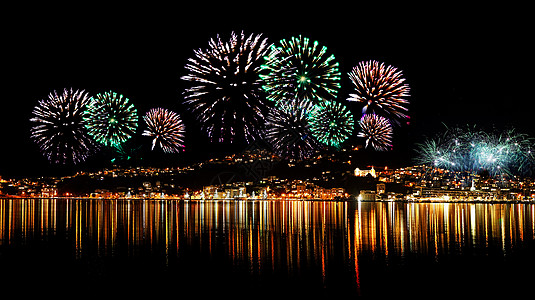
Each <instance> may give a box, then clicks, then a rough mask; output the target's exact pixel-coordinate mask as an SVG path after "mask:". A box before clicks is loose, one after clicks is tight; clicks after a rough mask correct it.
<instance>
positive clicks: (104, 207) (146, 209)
mask: <svg viewBox="0 0 535 300" xmlns="http://www.w3.org/2000/svg"><path fill="white" fill-rule="evenodd" d="M534 236H535V206H534V205H533V204H480V203H478V204H469V203H466V204H464V203H449V204H448V203H420V204H415V203H401V202H395V203H392V202H390V203H384V202H381V203H379V202H375V203H372V202H362V203H359V202H323V201H223V200H221V201H178V200H177V201H174V200H89V199H82V200H80V199H0V274H1V275H0V286H1V287H3V288H4V290H7V289H9V290H16V291H18V292H19V293H20V294H21V295H29V294H38V295H44V294H60V293H61V294H63V295H71V296H75V295H77V296H84V295H93V296H103V297H104V296H110V295H114V296H116V297H121V296H147V297H153V296H159V295H162V296H163V295H166V298H169V297H170V298H185V297H186V295H189V296H187V297H188V298H192V297H194V298H195V297H196V298H204V297H208V296H210V297H213V296H220V297H223V296H224V297H228V296H230V297H238V296H243V297H246V298H262V297H264V298H265V297H277V298H301V297H314V296H358V295H362V296H367V295H369V296H375V295H409V296H418V297H431V296H433V297H434V296H443V295H451V296H467V295H474V296H481V295H499V294H500V295H505V296H511V295H523V294H525V293H526V292H529V291H531V289H532V286H533V284H535V276H534V272H535V269H534V267H535V245H534ZM73 293H75V294H73ZM170 293H171V294H170ZM191 295H194V296H191Z"/></svg>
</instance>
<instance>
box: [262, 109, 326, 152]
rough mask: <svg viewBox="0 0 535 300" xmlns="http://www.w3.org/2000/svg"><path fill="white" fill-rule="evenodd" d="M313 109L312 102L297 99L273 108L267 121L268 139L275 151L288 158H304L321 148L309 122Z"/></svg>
mask: <svg viewBox="0 0 535 300" xmlns="http://www.w3.org/2000/svg"><path fill="white" fill-rule="evenodd" d="M313 109H314V105H312V103H310V102H307V101H297V100H296V101H289V102H285V103H281V104H280V105H278V106H277V107H276V108H273V109H272V110H271V112H270V113H269V114H268V119H267V122H266V123H267V124H266V139H267V141H268V142H269V143H270V144H271V146H272V147H273V149H274V151H275V153H277V154H278V155H279V156H281V157H283V158H286V159H297V160H302V159H305V158H308V157H309V156H310V155H311V154H313V153H315V152H316V151H317V150H319V149H321V147H322V146H321V143H319V142H318V141H317V140H316V138H315V137H314V136H313V135H312V132H311V130H310V124H309V122H308V115H309V114H310V113H311V112H312V111H313Z"/></svg>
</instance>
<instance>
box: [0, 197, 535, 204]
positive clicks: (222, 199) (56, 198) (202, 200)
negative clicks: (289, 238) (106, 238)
mask: <svg viewBox="0 0 535 300" xmlns="http://www.w3.org/2000/svg"><path fill="white" fill-rule="evenodd" d="M3 199H13V200H29V199H36V200H41V199H46V200H121V201H124V200H131V201H139V200H141V201H145V200H154V201H188V202H189V201H192V202H218V201H236V202H239V201H319V202H325V201H327V202H356V203H358V202H370V203H371V202H401V203H482V204H485V203H487V204H496V203H499V204H508V203H509V204H535V199H532V200H498V199H492V200H485V199H470V200H468V199H466V200H464V199H449V200H445V199H433V198H420V199H394V200H391V199H388V200H377V199H376V200H357V199H355V198H342V199H281V198H268V199H254V198H235V199H226V198H221V199H183V198H174V197H167V198H126V197H118V198H96V197H17V196H0V200H3Z"/></svg>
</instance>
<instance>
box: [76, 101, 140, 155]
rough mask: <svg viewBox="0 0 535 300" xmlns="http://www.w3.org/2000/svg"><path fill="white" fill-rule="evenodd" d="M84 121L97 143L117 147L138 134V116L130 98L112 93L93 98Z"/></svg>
mask: <svg viewBox="0 0 535 300" xmlns="http://www.w3.org/2000/svg"><path fill="white" fill-rule="evenodd" d="M84 121H85V122H86V125H85V126H86V128H87V130H88V132H89V134H90V135H91V136H92V137H93V138H94V139H95V140H96V141H97V142H99V143H100V144H103V145H105V146H110V147H117V146H118V145H121V144H122V143H124V142H125V141H126V140H128V139H129V138H130V137H131V136H132V135H133V134H134V133H135V132H136V129H137V121H138V115H137V110H136V109H135V108H134V105H133V104H131V103H129V100H128V98H126V97H124V96H123V95H120V94H117V93H115V92H112V91H110V92H105V93H102V94H97V95H96V96H95V97H93V98H91V101H90V103H89V104H88V105H87V109H86V111H85V113H84Z"/></svg>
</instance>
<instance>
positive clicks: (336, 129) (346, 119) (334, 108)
mask: <svg viewBox="0 0 535 300" xmlns="http://www.w3.org/2000/svg"><path fill="white" fill-rule="evenodd" d="M309 122H310V125H311V127H310V128H311V131H312V134H313V135H314V137H315V138H316V139H318V140H319V141H320V142H322V143H323V144H325V145H327V146H331V147H336V148H338V147H339V146H340V145H341V144H342V143H343V142H344V141H345V140H346V139H347V138H349V136H350V135H351V134H352V133H353V126H354V121H353V116H352V115H351V112H350V111H349V109H348V108H347V107H346V106H344V105H343V104H341V103H339V102H336V101H328V100H326V101H323V102H321V103H320V104H318V105H317V106H316V109H314V110H313V111H312V112H311V113H310V115H309Z"/></svg>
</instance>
